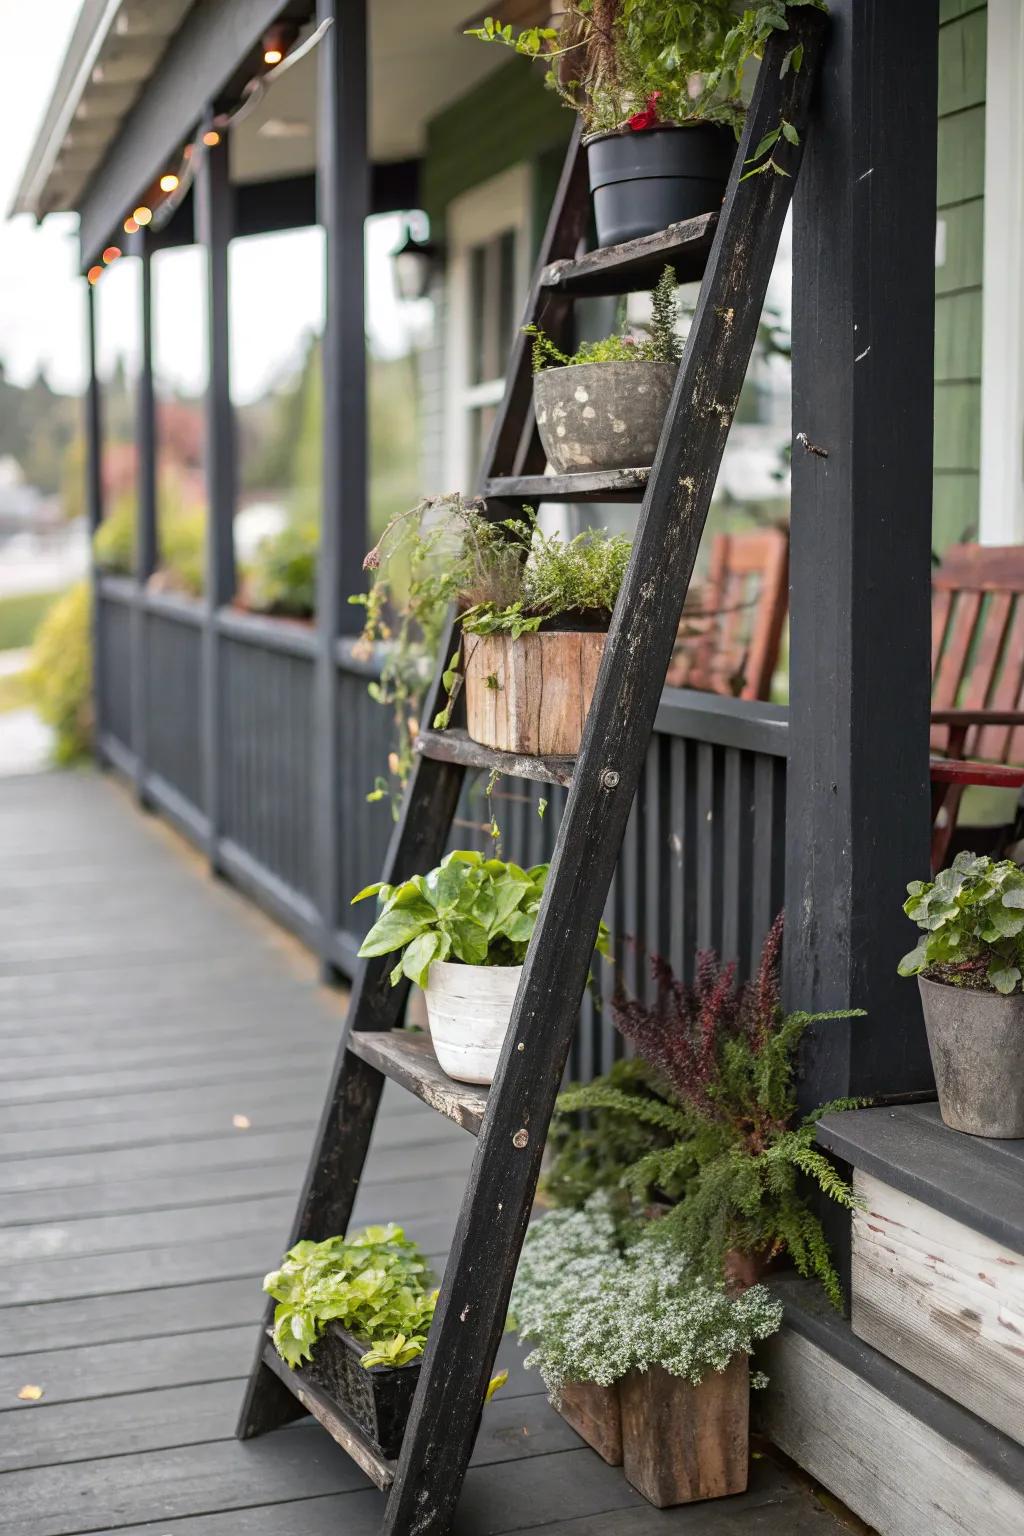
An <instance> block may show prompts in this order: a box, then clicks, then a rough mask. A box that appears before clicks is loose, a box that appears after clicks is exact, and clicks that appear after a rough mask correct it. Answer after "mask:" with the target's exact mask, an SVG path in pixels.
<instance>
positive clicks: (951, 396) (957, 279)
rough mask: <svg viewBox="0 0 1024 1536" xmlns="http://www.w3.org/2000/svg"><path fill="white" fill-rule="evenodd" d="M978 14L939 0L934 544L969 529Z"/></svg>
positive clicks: (981, 45) (980, 162) (976, 427)
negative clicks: (941, 242)
mask: <svg viewBox="0 0 1024 1536" xmlns="http://www.w3.org/2000/svg"><path fill="white" fill-rule="evenodd" d="M986 19H987V18H986V12H985V5H984V3H981V4H979V3H978V0H940V7H939V20H940V30H939V127H938V134H939V139H938V154H939V169H938V189H937V203H938V218H939V219H940V221H942V223H943V224H944V225H945V260H944V262H943V264H942V266H940V267H938V268H937V269H936V272H935V460H934V464H935V477H934V514H933V520H932V526H933V530H934V533H933V537H934V544H935V548H936V549H937V550H939V551H941V550H943V549H945V548H946V547H947V546H948V545H950V544H953V543H956V542H958V541H959V540H961V539H965V538H967V539H973V538H976V537H977V532H978V460H979V453H980V444H981V284H982V256H983V224H984V191H985V43H986Z"/></svg>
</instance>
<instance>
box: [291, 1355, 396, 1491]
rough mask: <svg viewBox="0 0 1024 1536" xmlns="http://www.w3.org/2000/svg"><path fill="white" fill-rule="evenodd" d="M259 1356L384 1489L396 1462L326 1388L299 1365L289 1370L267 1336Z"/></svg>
mask: <svg viewBox="0 0 1024 1536" xmlns="http://www.w3.org/2000/svg"><path fill="white" fill-rule="evenodd" d="M262 1359H263V1364H264V1365H265V1366H267V1367H268V1368H269V1369H270V1370H271V1371H273V1373H274V1375H275V1376H276V1377H277V1379H278V1381H280V1382H281V1383H282V1385H283V1386H285V1387H287V1389H288V1391H289V1392H290V1393H291V1394H292V1396H293V1397H294V1398H296V1399H297V1401H298V1402H299V1403H301V1404H302V1407H303V1408H305V1409H306V1411H307V1412H308V1413H311V1414H312V1415H313V1417H314V1419H316V1420H317V1422H318V1423H319V1424H322V1425H323V1427H324V1429H326V1431H327V1433H328V1434H329V1435H330V1437H331V1439H332V1440H336V1441H337V1442H338V1444H339V1445H340V1446H341V1448H342V1450H344V1451H347V1452H348V1454H349V1455H350V1456H351V1458H352V1460H353V1461H354V1462H355V1464H356V1466H357V1467H360V1468H361V1469H362V1471H364V1472H365V1473H366V1475H367V1477H368V1478H369V1479H370V1481H371V1482H372V1483H375V1484H376V1485H377V1487H378V1488H379V1489H380V1490H381V1492H382V1493H384V1492H386V1491H387V1490H388V1489H389V1488H390V1487H391V1484H392V1483H393V1482H394V1480H395V1467H396V1463H395V1462H393V1461H388V1460H387V1458H386V1457H384V1456H382V1455H381V1454H380V1452H379V1451H378V1450H377V1448H376V1446H375V1445H374V1444H373V1443H372V1441H370V1440H368V1439H367V1438H366V1436H365V1435H364V1434H363V1432H362V1430H361V1429H360V1428H359V1426H358V1425H357V1424H355V1423H353V1421H352V1420H351V1419H350V1418H349V1417H348V1415H347V1414H346V1413H345V1411H344V1409H342V1408H339V1406H338V1404H337V1403H335V1402H332V1400H331V1399H330V1398H329V1397H328V1396H327V1393H326V1392H323V1391H321V1389H320V1388H319V1387H318V1386H316V1385H314V1383H313V1382H311V1381H310V1380H309V1379H308V1378H307V1376H306V1373H305V1372H304V1371H303V1370H302V1369H301V1368H300V1369H298V1370H292V1368H291V1366H290V1365H286V1364H285V1362H284V1361H283V1360H282V1359H281V1356H280V1355H279V1354H278V1352H277V1350H276V1349H275V1348H274V1345H273V1343H272V1341H270V1340H269V1339H268V1341H267V1343H265V1344H264V1346H263V1352H262Z"/></svg>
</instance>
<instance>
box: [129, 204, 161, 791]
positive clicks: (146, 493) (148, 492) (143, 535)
mask: <svg viewBox="0 0 1024 1536" xmlns="http://www.w3.org/2000/svg"><path fill="white" fill-rule="evenodd" d="M135 242H136V251H133V252H132V254H133V255H134V254H136V252H137V254H138V258H139V275H140V282H139V304H140V309H141V315H140V322H141V323H140V334H141V339H142V346H141V356H140V359H139V377H138V386H137V389H136V394H135V447H136V456H137V476H136V491H137V499H136V506H135V581H136V591H135V601H134V605H133V607H132V670H131V687H132V701H131V708H132V748H133V750H134V752H135V793H136V796H137V797H138V799H139V800H140V802H143V803H144V802H145V797H146V759H147V750H146V731H147V713H148V701H147V696H146V693H147V677H148V667H147V664H146V596H145V594H146V583H147V581H148V580H149V578H150V576H152V574H153V572H154V570H155V569H156V563H157V521H156V518H157V502H156V406H155V400H154V395H153V272H152V267H151V260H152V251H151V246H150V241H149V237H148V236H147V234H146V231H145V230H140V232H139V234H138V235H137V236H136V237H135Z"/></svg>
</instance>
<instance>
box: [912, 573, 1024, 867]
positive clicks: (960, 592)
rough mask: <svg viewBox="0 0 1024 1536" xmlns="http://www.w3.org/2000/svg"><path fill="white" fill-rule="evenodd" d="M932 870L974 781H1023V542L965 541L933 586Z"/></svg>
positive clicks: (1018, 784) (942, 857)
mask: <svg viewBox="0 0 1024 1536" xmlns="http://www.w3.org/2000/svg"><path fill="white" fill-rule="evenodd" d="M931 746H932V752H933V757H932V764H931V778H932V813H933V815H932V826H933V831H932V868H933V869H936V870H937V869H941V867H942V866H943V864H944V863H945V862H946V858H947V854H948V851H949V845H950V842H951V840H952V837H953V833H954V830H955V828H956V822H957V814H958V812H959V809H960V801H961V799H962V798H963V792H964V790H965V789H966V788H967V786H968V785H972V784H984V785H990V786H996V787H998V788H1002V789H1016V790H1020V789H1022V788H1024V547H1021V546H1019V545H1010V546H1008V547H1006V548H995V547H991V546H983V545H978V544H959V545H956V546H954V547H953V548H952V549H950V550H948V551H947V553H946V555H945V558H944V559H943V562H942V565H941V567H940V569H939V570H938V571H937V572H936V573H935V577H934V581H933V586H932V733H931Z"/></svg>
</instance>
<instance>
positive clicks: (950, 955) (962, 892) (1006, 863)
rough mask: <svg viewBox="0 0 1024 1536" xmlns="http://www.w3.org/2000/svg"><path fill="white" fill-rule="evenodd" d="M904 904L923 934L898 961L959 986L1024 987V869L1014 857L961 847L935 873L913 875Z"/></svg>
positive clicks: (910, 972)
mask: <svg viewBox="0 0 1024 1536" xmlns="http://www.w3.org/2000/svg"><path fill="white" fill-rule="evenodd" d="M907 891H908V893H909V894H908V897H907V900H906V901H905V902H904V905H903V910H904V912H905V913H906V914H907V916H908V917H909V918H911V919H912V920H913V921H914V922H915V923H916V924H917V926H918V927H919V928H921V929H922V930H923V937H922V938H921V939H920V940H919V942H918V944H917V946H916V948H915V949H912V950H911V952H910V954H909V955H904V957H903V959H902V960H901V961H900V964H899V973H900V975H901V976H919V975H924V976H927V977H929V978H930V979H931V980H933V981H941V982H945V983H947V984H948V985H950V986H954V987H968V988H973V989H975V990H980V991H986V992H987V991H992V992H1001V993H1002V994H1003V995H1004V996H1009V995H1010V994H1011V993H1013V992H1019V991H1020V990H1021V973H1022V970H1024V870H1022V869H1021V868H1020V866H1019V865H1018V864H1014V863H1013V862H1012V861H1011V860H1010V859H999V860H993V859H990V858H988V857H987V856H986V855H982V854H975V853H958V854H957V856H956V858H955V859H954V860H953V863H952V864H951V865H950V867H949V869H944V870H942V871H940V873H939V874H938V875H936V877H935V879H934V880H928V881H925V880H912V881H911V883H910V884H909V885H908V886H907Z"/></svg>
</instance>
